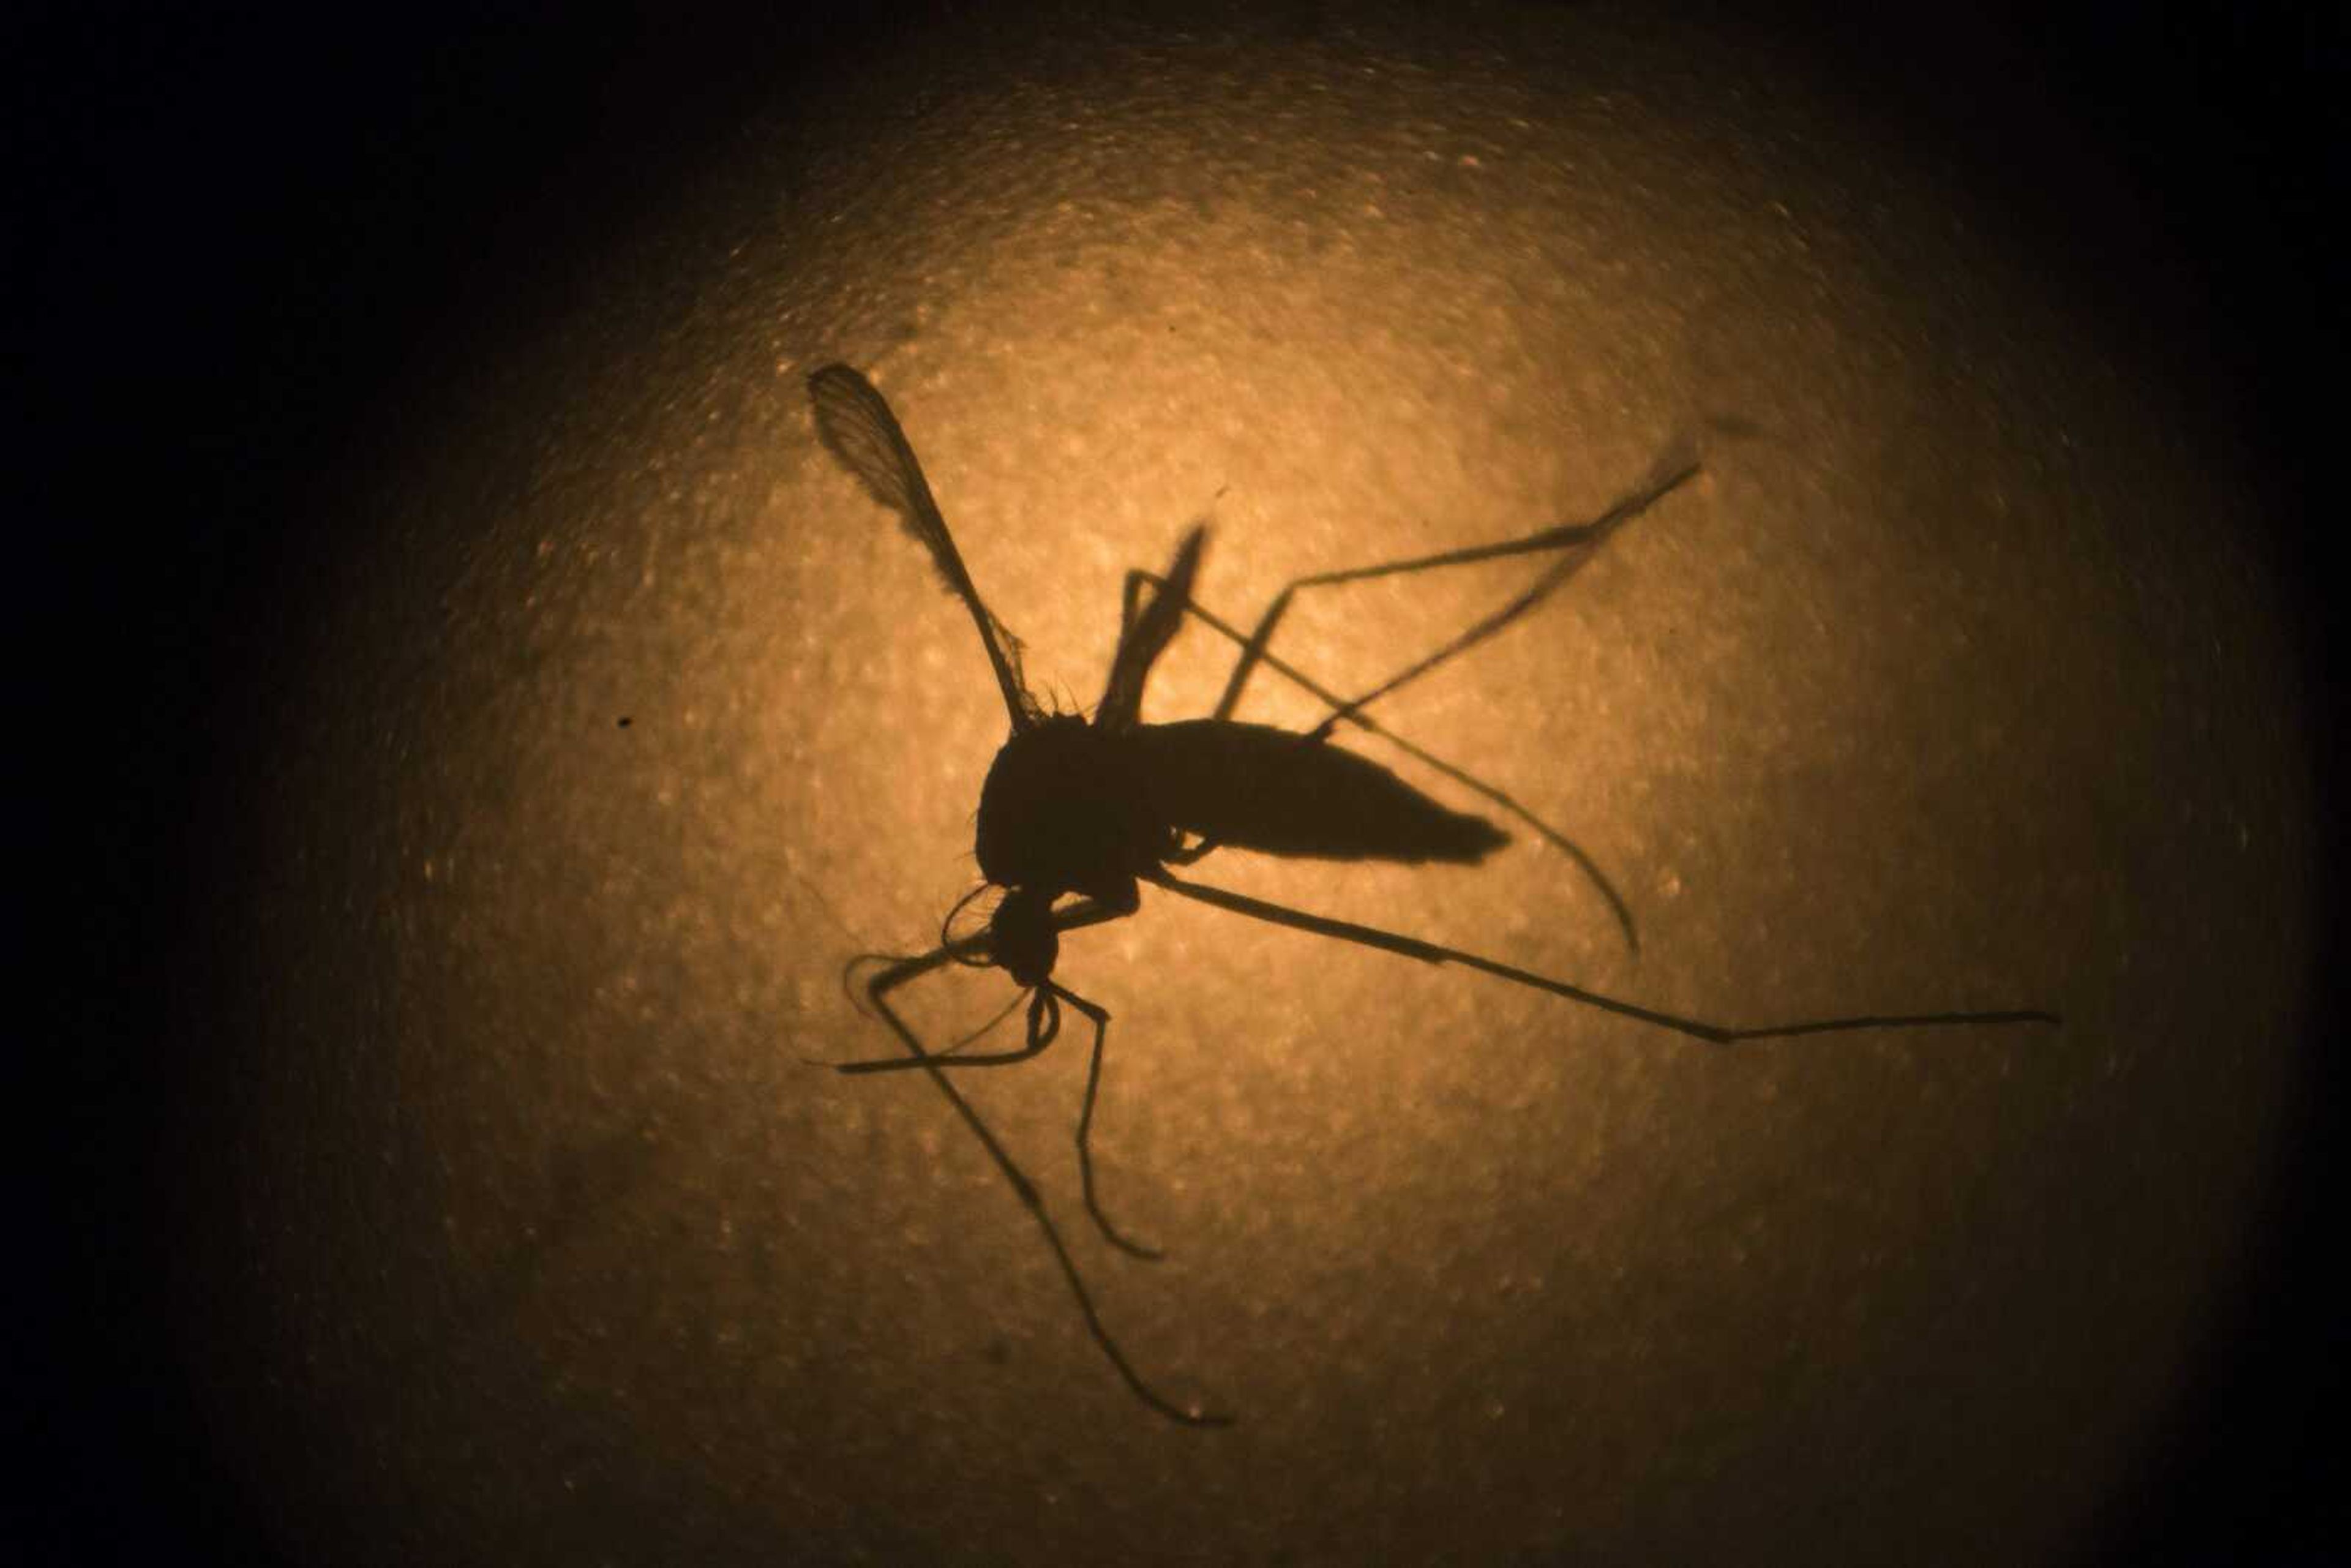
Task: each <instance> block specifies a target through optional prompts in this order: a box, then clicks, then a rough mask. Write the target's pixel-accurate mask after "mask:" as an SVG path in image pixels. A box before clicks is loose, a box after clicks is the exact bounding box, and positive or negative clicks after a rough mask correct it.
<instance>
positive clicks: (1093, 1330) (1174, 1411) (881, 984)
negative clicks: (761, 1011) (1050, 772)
mask: <svg viewBox="0 0 2351 1568" xmlns="http://www.w3.org/2000/svg"><path fill="white" fill-rule="evenodd" d="M1083 908H1084V906H1083V905H1082V904H1081V905H1080V906H1079V910H1082V909H1083ZM1077 912H1078V911H1072V913H1073V914H1074V913H1077ZM982 939H983V938H978V937H974V938H967V941H978V940H982ZM959 946H962V944H949V945H948V946H944V947H939V948H936V949H934V950H933V951H931V952H929V953H926V954H924V955H923V956H921V957H918V958H908V959H904V960H903V961H901V962H899V963H896V964H893V965H892V966H890V967H889V968H887V969H884V970H883V971H882V972H881V973H880V974H878V975H876V976H874V977H873V979H872V982H871V983H870V984H868V985H867V987H866V997H867V998H868V999H869V1000H871V1001H872V1004H873V1009H874V1010H875V1011H876V1012H878V1013H879V1014H880V1015H881V1016H882V1019H883V1021H884V1022H885V1023H887V1024H888V1025H889V1026H890V1030H891V1032H892V1033H893V1034H895V1035H896V1036H897V1037H898V1042H899V1043H900V1044H901V1045H903V1046H904V1047H905V1048H906V1052H907V1054H908V1055H909V1056H911V1057H913V1058H914V1059H915V1060H916V1061H918V1062H921V1063H922V1064H923V1065H924V1066H925V1067H926V1068H928V1069H929V1070H930V1071H929V1076H930V1080H931V1082H932V1083H934V1084H935V1085H936V1086H937V1088H938V1092H940V1093H942V1094H944V1095H946V1100H947V1103H948V1104H949V1105H951V1106H953V1107H954V1108H955V1113H956V1115H957V1116H959V1117H960V1118H962V1120H963V1124H964V1125H965V1126H966V1127H968V1128H969V1129H970V1130H971V1135H972V1136H973V1137H975V1138H977V1139H978V1140H979V1145H980V1147H982V1148H984V1149H986V1150H987V1157H988V1158H989V1159H991V1160H993V1161H995V1162H996V1168H997V1170H998V1172H1000V1173H1001V1174H1002V1175H1003V1176H1004V1179H1005V1180H1006V1181H1007V1182H1008V1183H1009V1184H1010V1185H1011V1187H1012V1190H1013V1192H1014V1194H1015V1195H1016V1196H1018V1197H1019V1199H1020V1206H1021V1207H1023V1208H1026V1209H1027V1210H1028V1211H1029V1218H1031V1219H1033V1220H1035V1221H1036V1222H1037V1228H1038V1229H1039V1230H1040V1232H1042V1233H1043V1235H1044V1238H1045V1245H1046V1247H1047V1248H1049V1249H1050V1250H1051V1252H1052V1254H1053V1261H1054V1262H1055V1263H1056V1264H1058V1265H1059V1266H1060V1268H1061V1278H1062V1280H1063V1281H1065V1282H1067V1284H1068V1285H1069V1287H1070V1294H1071V1296H1072V1297H1073V1298H1075V1299H1076V1301H1077V1303H1078V1312H1079V1315H1081V1317H1083V1318H1084V1319H1085V1322H1086V1332H1087V1333H1088V1334H1090V1335H1092V1338H1093V1342H1094V1344H1095V1345H1096V1346H1097V1347H1098V1348H1099V1349H1100V1350H1101V1351H1102V1354H1103V1355H1104V1356H1105V1357H1107V1358H1108V1359H1109V1361H1110V1364H1111V1366H1112V1367H1113V1369H1114V1370H1115V1371H1116V1372H1117V1373H1118V1375H1119V1379H1120V1381H1122V1382H1123V1383H1124V1384H1125V1385H1126V1386H1127V1390H1128V1392H1130V1393H1132V1394H1133V1395H1134V1396H1135V1397H1136V1398H1137V1399H1140V1400H1141V1401H1143V1403H1144V1404H1145V1405H1147V1406H1150V1407H1151V1408H1152V1409H1153V1410H1155V1411H1156V1412H1158V1413H1159V1414H1160V1415H1162V1416H1165V1417H1166V1418H1167V1419H1168V1420H1170V1421H1174V1422H1176V1423H1177V1424H1179V1425H1181V1426H1186V1427H1228V1426H1230V1425H1232V1419H1233V1418H1232V1417H1231V1416H1227V1415H1223V1414H1220V1413H1217V1412H1215V1411H1208V1410H1200V1409H1189V1410H1187V1409H1186V1408H1184V1407H1183V1406H1179V1405H1177V1404H1175V1402H1173V1401H1172V1400H1170V1399H1168V1398H1167V1397H1166V1396H1165V1395H1163V1394H1161V1393H1160V1392H1159V1391H1158V1390H1156V1389H1155V1388H1153V1387H1152V1386H1151V1385H1149V1384H1148V1383H1145V1382H1144V1380H1143V1375H1141V1374H1140V1373H1138V1372H1136V1371H1135V1370H1134V1364H1133V1363H1131V1362H1129V1361H1128V1360H1127V1359H1126V1354H1125V1352H1123V1351H1122V1350H1120V1349H1119V1347H1118V1342H1117V1341H1116V1340H1115V1339H1113V1338H1112V1337H1111V1333H1110V1330H1109V1329H1108V1328H1106V1327H1105V1326H1103V1323H1102V1312H1100V1310H1099V1309H1097V1308H1096V1307H1095V1305H1094V1299H1093V1294H1092V1291H1089V1290H1087V1289H1086V1281H1085V1277H1084V1276H1083V1275H1081V1274H1080V1273H1079V1272H1078V1265H1077V1260H1075V1259H1073V1258H1071V1256H1070V1249H1069V1247H1068V1245H1067V1244H1066V1243H1065V1242H1063V1241H1062V1239H1061V1228H1059V1227H1058V1226H1056V1225H1055V1224H1054V1223H1053V1217H1052V1215H1051V1214H1050V1213H1049V1212H1048V1211H1047V1210H1046V1207H1045V1200H1044V1198H1043V1197H1041V1196H1040V1194H1039V1193H1038V1191H1037V1187H1036V1184H1035V1183H1033V1182H1031V1181H1030V1180H1029V1177H1028V1176H1027V1175H1026V1174H1025V1173H1023V1172H1022V1170H1021V1169H1020V1166H1019V1165H1018V1164H1017V1163H1015V1162H1014V1160H1013V1158H1012V1155H1010V1154H1009V1153H1008V1152H1007V1151H1006V1149H1005V1147H1004V1145H1002V1144H1000V1143H998V1141H997V1137H996V1134H994V1133H993V1132H992V1131H990V1130H989V1128H988V1125H987V1123H986V1122H984V1121H982V1120H981V1119H980V1115H979V1113H978V1112H977V1111H976V1110H974V1109H973V1108H972V1105H971V1102H969V1101H968V1100H966V1099H965V1098H964V1097H963V1095H962V1093H961V1092H959V1091H958V1090H957V1089H956V1086H955V1084H954V1083H953V1082H950V1081H949V1080H948V1078H947V1075H946V1073H944V1072H941V1071H937V1061H936V1059H935V1058H934V1057H933V1056H932V1055H931V1053H930V1052H929V1051H925V1050H924V1049H923V1042H922V1041H921V1040H918V1039H916V1038H915V1035H914V1030H911V1029H909V1028H907V1027H906V1023H905V1020H904V1019H901V1018H900V1017H899V1016H898V1014H897V1012H896V1011H895V1009H893V1008H892V1007H891V1006H890V1002H889V995H890V993H891V992H892V991H893V990H895V989H896V988H898V987H900V986H902V985H904V984H905V983H906V982H907V981H909V980H912V979H914V978H916V977H919V976H922V975H926V974H929V973H930V972H931V971H932V970H934V969H936V968H937V967H940V966H941V965H942V964H946V963H948V962H950V961H951V958H952V956H953V953H954V951H955V949H956V947H959Z"/></svg>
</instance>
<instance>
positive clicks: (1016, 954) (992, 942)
mask: <svg viewBox="0 0 2351 1568" xmlns="http://www.w3.org/2000/svg"><path fill="white" fill-rule="evenodd" d="M987 943H988V946H989V947H990V948H992V949H993V950H994V951H995V954H996V961H997V963H998V964H999V965H1001V966H1002V967H1003V968H1004V969H1005V971H1006V972H1007V973H1008V974H1010V975H1011V977H1012V982H1013V984H1015V985H1018V986H1032V987H1033V986H1041V985H1043V984H1044V983H1045V981H1046V979H1047V977H1050V975H1051V974H1052V972H1053V963H1054V960H1055V959H1057V958H1059V957H1060V956H1061V933H1060V932H1059V931H1057V930H1055V929H1054V928H1053V895H1052V894H1049V893H1040V892H1039V891H1038V890H1036V889H1035V888H1029V887H1016V888H1014V889H1013V890H1012V891H1011V892H1010V893H1008V894H1005V895H1004V902H1003V903H1001V904H998V905H997V906H996V914H995V915H993V916H992V917H990V919H989V920H988V923H987Z"/></svg>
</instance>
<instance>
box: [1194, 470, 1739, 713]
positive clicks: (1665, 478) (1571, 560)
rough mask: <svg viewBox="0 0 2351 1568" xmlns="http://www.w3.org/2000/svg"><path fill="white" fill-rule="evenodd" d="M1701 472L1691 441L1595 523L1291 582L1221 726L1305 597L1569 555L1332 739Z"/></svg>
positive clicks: (1541, 596) (1220, 707) (1380, 691)
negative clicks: (1294, 605)
mask: <svg viewBox="0 0 2351 1568" xmlns="http://www.w3.org/2000/svg"><path fill="white" fill-rule="evenodd" d="M1697 473H1698V455H1697V452H1696V450H1695V448H1694V447H1693V446H1692V445H1691V444H1689V442H1688V441H1687V439H1685V440H1684V441H1682V442H1678V443H1677V444H1675V445H1674V446H1672V447H1670V448H1668V449H1667V453H1666V455H1664V456H1663V457H1661V458H1660V459H1659V460H1658V461H1657V463H1656V465H1654V466H1653V467H1652V468H1651V469H1650V471H1649V474H1648V476H1647V477H1646V478H1645V479H1644V480H1643V481H1642V482H1641V484H1640V486H1639V487H1638V488H1636V489H1635V491H1634V492H1633V493H1632V494H1631V495H1629V496H1627V497H1625V498H1624V499H1623V500H1621V501H1618V502H1617V503H1616V504H1615V505H1614V506H1613V507H1610V508H1609V509H1608V510H1607V511H1606V512H1605V513H1604V514H1603V515H1602V516H1601V517H1598V518H1596V519H1595V520H1593V521H1592V522H1589V523H1570V524H1562V525H1560V526H1557V527H1554V528H1543V529H1541V530H1539V531H1537V532H1535V533H1531V534H1528V535H1525V536H1524V537H1522V538H1514V539H1504V540H1502V541H1500V542H1499V543H1497V544H1489V545H1473V546H1470V547H1469V548H1468V549H1457V550H1446V551H1443V552H1442V553H1439V554H1437V555H1426V556H1416V557H1414V558H1412V559H1408V560H1394V561H1384V562H1381V563H1379V564H1378V565H1374V566H1359V567H1350V568H1347V569H1345V570H1339V571H1325V572H1317V573H1315V574H1314V575H1312V576H1311V577H1301V578H1298V579H1296V580H1293V581H1291V582H1290V584H1289V585H1288V586H1286V587H1285V588H1283V589H1282V590H1281V591H1280V592H1279V593H1277V594H1275V595H1274V597H1273V601H1272V603H1270V605H1268V606H1267V607H1266V612H1265V613H1264V614H1263V615H1262V616H1260V617H1259V620H1258V624H1257V629H1256V630H1255V631H1254V632H1250V633H1249V639H1248V641H1247V642H1245V643H1242V645H1241V656H1240V658H1239V659H1238V660H1237V661H1236V662H1235V663H1234V665H1233V673H1232V674H1231V675H1230V676H1229V677H1228V678H1227V680H1226V682H1225V692H1224V695H1223V696H1222V697H1220V698H1218V699H1217V709H1216V713H1215V715H1214V716H1215V717H1217V718H1229V717H1231V716H1232V712H1233V709H1234V707H1235V706H1238V704H1239V702H1240V698H1241V689H1242V687H1243V686H1244V685H1247V684H1248V681H1249V675H1250V674H1251V673H1252V672H1253V671H1254V670H1255V669H1256V668H1257V666H1258V664H1259V663H1261V662H1262V661H1263V660H1264V658H1265V652H1266V647H1267V645H1268V644H1269V643H1270V642H1271V641H1272V640H1273V632H1274V628H1275V627H1276V626H1278V625H1279V624H1280V622H1281V619H1282V617H1283V616H1285V615H1286V614H1288V613H1289V611H1290V601H1292V600H1293V599H1294V598H1295V597H1296V595H1297V593H1298V591H1300V590H1301V589H1305V588H1327V587H1332V586H1335V585H1337V584H1340V583H1345V582H1366V581H1369V580H1372V579H1374V578H1379V577H1400V576H1403V575H1405V574H1406V573H1410V572H1416V571H1430V570H1436V569H1437V568H1438V567H1447V566H1466V565H1468V564H1470V563H1471V562H1474V561H1483V560H1499V559H1503V558H1505V557H1509V556H1514V555H1532V554H1536V553H1539V552H1547V551H1553V550H1559V551H1565V552H1567V553H1566V554H1565V555H1564V556H1562V559H1560V560H1559V561H1557V562H1555V563H1554V564H1553V565H1552V568H1551V570H1548V571H1546V572H1545V573H1544V574H1543V575H1542V577H1541V580H1538V581H1537V582H1536V583H1535V585H1534V586H1533V587H1531V588H1530V589H1528V590H1527V591H1525V592H1523V593H1521V594H1520V595H1519V596H1518V597H1517V598H1516V599H1513V600H1512V601H1510V603H1508V604H1506V605H1504V606H1503V607H1502V608H1501V609H1499V610H1498V611H1496V612H1493V613H1492V614H1490V615H1488V616H1486V617H1485V618H1484V619H1482V620H1480V621H1479V622H1477V623H1476V624H1474V625H1472V626H1471V627H1470V628H1469V629H1468V631H1467V632H1463V633H1461V635H1459V636H1458V637H1456V638H1454V639H1452V640H1451V641H1450V642H1448V643H1445V644H1444V645H1443V646H1442V647H1440V648H1438V649H1437V651H1436V652H1435V653H1430V654H1429V655H1428V656H1427V657H1426V658H1424V659H1420V660H1418V661H1416V662H1415V663H1414V664H1410V665H1408V666H1406V667H1405V669H1404V670H1403V671H1402V672H1401V673H1399V674H1395V675H1393V676H1391V677H1389V678H1388V679H1387V680H1385V681H1384V682H1382V683H1381V684H1380V685H1377V686H1374V687H1373V688H1372V689H1371V690H1370V691H1368V692H1366V693H1364V695H1362V696H1359V697H1355V698H1353V699H1351V700H1349V701H1346V702H1343V703H1339V704H1337V705H1335V706H1334V708H1333V711H1332V714H1331V716H1329V717H1327V718H1325V719H1324V720H1323V721H1322V724H1321V725H1320V726H1318V727H1316V729H1315V731H1314V733H1315V734H1317V735H1318V736H1319V735H1327V734H1329V733H1330V731H1331V729H1332V727H1335V726H1336V725H1337V724H1338V723H1339V722H1340V721H1341V720H1343V719H1344V718H1346V717H1347V716H1349V715H1350V714H1351V713H1353V712H1354V711H1356V710H1359V709H1362V708H1365V707H1369V706H1371V705H1372V704H1373V703H1374V702H1376V701H1377V700H1379V699H1380V698H1381V697H1384V696H1385V695H1388V694H1389V693H1390V692H1393V691H1395V690H1396V689H1397V688H1398V687H1400V686H1402V685H1405V684H1406V683H1408V682H1411V681H1415V680H1417V679H1419V678H1420V677H1421V676H1422V675H1425V674H1428V673H1429V672H1430V671H1431V670H1434V669H1436V668H1437V666H1439V665H1440V664H1445V663H1446V662H1447V661H1448V660H1450V659H1452V658H1453V657H1455V656H1456V655H1457V654H1459V653H1465V652H1467V651H1468V649H1470V648H1472V647H1475V646H1476V645H1477V644H1478V643H1482V642H1484V641H1485V640H1486V639H1487V638H1489V637H1491V636H1492V635H1494V633H1496V632H1499V631H1500V630H1502V628H1503V627H1505V626H1508V625H1509V624H1510V622H1513V621H1516V620H1518V619H1519V617H1520V616H1521V615H1524V614H1525V613H1527V612H1529V611H1531V610H1532V609H1533V608H1534V607H1535V606H1536V605H1538V604H1540V603H1541V602H1542V601H1544V600H1545V599H1548V598H1549V597H1551V595H1552V594H1553V593H1554V592H1556V591H1558V590H1559V589H1560V587H1561V586H1562V584H1564V583H1565V582H1566V581H1567V580H1568V579H1570V578H1572V577H1573V576H1574V575H1575V574H1576V573H1577V572H1578V571H1580V570H1583V566H1584V563H1585V562H1587V561H1589V560H1590V559H1592V558H1593V555H1594V554H1596V553H1597V552H1598V550H1599V548H1600V546H1601V545H1603V544H1604V543H1605V542H1607V539H1608V536H1609V535H1611V534H1613V533H1614V532H1615V531H1616V530H1617V529H1618V528H1622V527H1624V526H1625V524H1626V523H1628V522H1630V521H1631V520H1632V519H1633V518H1635V517H1639V516H1640V515H1641V514H1642V513H1643V512H1645V511H1647V510H1648V509H1649V508H1650V507H1653V506H1655V505H1656V503H1657V502H1659V501H1661V500H1663V499H1664V498H1665V497H1667V496H1668V495H1670V494H1672V493H1673V492H1674V491H1675V490H1677V489H1678V488H1679V487H1680V486H1682V485H1683V484H1684V483H1685V482H1686V481H1687V480H1688V479H1689V478H1690V477H1691V476H1694V475H1696V474H1697Z"/></svg>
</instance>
